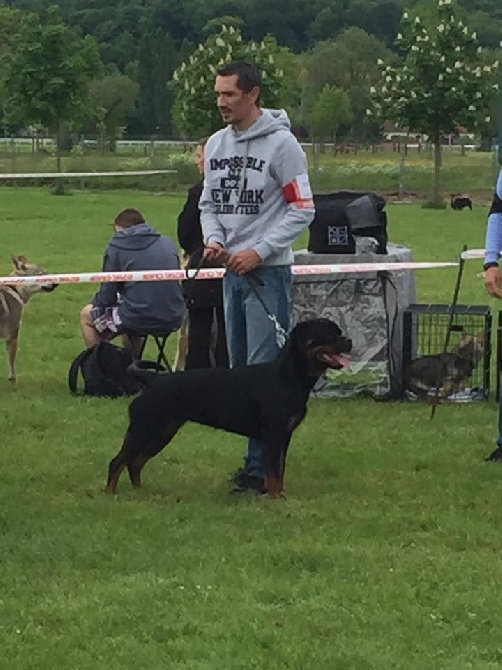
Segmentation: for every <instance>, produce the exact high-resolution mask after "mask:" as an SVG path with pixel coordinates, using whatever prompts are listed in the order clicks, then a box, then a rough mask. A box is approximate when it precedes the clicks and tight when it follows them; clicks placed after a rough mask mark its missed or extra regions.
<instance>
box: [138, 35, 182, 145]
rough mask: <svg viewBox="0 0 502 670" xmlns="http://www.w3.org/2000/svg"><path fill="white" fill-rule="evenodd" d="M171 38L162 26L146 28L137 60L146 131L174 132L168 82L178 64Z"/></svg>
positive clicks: (140, 103) (166, 133)
mask: <svg viewBox="0 0 502 670" xmlns="http://www.w3.org/2000/svg"><path fill="white" fill-rule="evenodd" d="M178 62H179V60H178V54H177V53H176V49H175V46H174V41H173V39H172V37H171V36H170V35H169V34H168V33H167V34H166V33H164V31H163V29H161V28H159V29H157V30H156V31H155V32H153V31H150V29H149V28H148V26H146V27H145V30H144V35H143V38H142V40H141V44H140V59H139V63H138V83H139V112H140V116H141V119H142V124H141V125H142V129H143V132H147V133H149V134H156V133H161V134H163V135H169V134H170V133H171V110H172V106H173V91H172V90H171V89H170V88H169V86H168V83H169V81H170V80H171V77H172V75H173V72H174V69H175V67H176V65H177V64H178Z"/></svg>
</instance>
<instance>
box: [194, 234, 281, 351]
mask: <svg viewBox="0 0 502 670" xmlns="http://www.w3.org/2000/svg"><path fill="white" fill-rule="evenodd" d="M205 248H206V247H205V245H204V246H202V247H199V248H198V249H196V250H195V251H194V252H193V253H192V254H190V256H189V259H190V260H189V264H190V262H191V259H192V256H195V254H197V253H199V252H203V251H204V249H205ZM203 263H204V254H203V253H201V257H200V259H199V262H198V263H197V265H196V267H195V272H193V274H190V275H189V274H188V272H189V269H191V270H193V268H188V266H187V267H186V268H185V272H186V276H187V281H191V280H192V279H193V280H195V279H196V277H197V275H198V274H199V271H200V269H201V268H202V265H203ZM223 265H224V267H225V268H226V269H227V270H228V268H227V267H226V265H225V264H223ZM242 276H243V277H244V279H245V280H246V281H247V283H248V286H249V288H250V289H251V290H252V291H253V293H254V295H255V297H256V299H257V300H258V302H259V303H260V305H261V306H262V307H263V309H264V310H265V314H266V315H267V317H268V318H269V319H270V321H272V323H273V324H274V329H275V340H276V342H277V346H278V347H279V348H280V349H282V348H283V347H284V346H285V344H286V341H287V338H288V334H287V331H286V330H285V328H283V326H282V325H281V324H280V323H279V320H278V319H277V317H276V316H275V314H272V312H271V311H270V309H269V308H268V306H267V304H266V302H265V301H264V300H263V298H262V296H261V295H260V293H259V292H258V290H257V289H256V286H255V284H258V286H264V285H265V284H264V283H263V281H262V280H261V279H260V277H258V276H257V275H256V274H255V272H254V271H253V270H251V271H250V272H247V273H246V274H244V275H242Z"/></svg>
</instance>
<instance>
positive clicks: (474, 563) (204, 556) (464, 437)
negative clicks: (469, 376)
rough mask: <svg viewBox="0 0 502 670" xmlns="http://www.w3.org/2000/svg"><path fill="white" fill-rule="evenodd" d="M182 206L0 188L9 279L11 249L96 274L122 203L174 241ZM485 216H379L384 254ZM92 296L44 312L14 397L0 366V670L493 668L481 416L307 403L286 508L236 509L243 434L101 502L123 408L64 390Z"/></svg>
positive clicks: (490, 521) (427, 297)
mask: <svg viewBox="0 0 502 670" xmlns="http://www.w3.org/2000/svg"><path fill="white" fill-rule="evenodd" d="M182 202H183V196H154V195H150V194H147V193H136V192H132V191H120V192H111V193H108V192H107V193H104V192H103V193H93V192H77V193H75V194H74V195H72V196H69V197H59V198H58V197H54V196H51V195H50V194H49V192H48V191H47V190H42V189H40V190H37V189H25V188H23V189H1V190H0V218H1V221H2V250H3V251H2V258H0V274H2V275H3V274H7V272H8V271H9V256H8V255H9V253H23V254H26V255H27V256H28V257H30V258H32V259H33V260H35V261H36V262H38V263H41V264H43V265H45V266H46V267H47V268H48V269H49V270H50V271H56V272H73V271H90V270H95V269H99V268H100V263H101V254H102V251H103V248H104V246H105V244H106V241H107V239H108V238H109V236H110V234H111V221H112V219H113V216H114V215H115V214H116V213H117V212H118V211H119V210H120V209H122V208H124V207H126V206H133V207H137V208H139V209H140V210H142V211H143V212H144V214H145V215H146V216H147V218H148V219H149V220H150V221H151V222H152V223H153V224H154V225H155V226H157V227H158V228H159V229H160V230H162V231H164V232H167V233H171V234H174V230H175V221H176V215H177V212H178V211H179V209H180V206H181V204H182ZM486 215H487V207H485V206H482V205H476V206H475V208H474V211H473V212H468V211H465V212H453V211H451V210H446V211H443V212H435V211H430V210H422V209H420V207H419V206H418V205H389V206H388V216H389V230H390V236H391V239H392V241H394V242H400V243H403V244H406V245H407V246H409V247H411V248H412V249H413V251H414V256H415V259H416V260H426V259H433V260H452V259H455V258H456V257H457V254H458V252H459V250H460V248H461V246H462V244H463V243H467V244H468V245H469V246H470V247H482V246H483V242H484V228H485V222H486ZM304 244H305V238H303V239H302V240H300V241H299V243H298V246H304ZM479 269H480V264H479V263H477V262H474V261H470V262H469V263H468V264H467V268H466V273H465V279H464V283H463V288H462V293H461V301H462V302H467V303H476V304H483V303H485V302H486V300H487V297H486V295H485V293H484V286H483V282H482V281H481V280H480V279H478V278H476V273H477V272H479ZM454 279H455V269H453V270H450V269H443V270H437V271H422V272H421V273H418V274H417V285H418V295H419V300H420V302H429V301H430V302H449V300H450V298H451V294H452V291H453V283H454ZM91 293H92V287H91V286H90V285H87V286H61V287H60V288H59V289H58V290H57V291H56V292H54V293H52V294H46V295H39V296H36V297H35V298H34V299H33V301H32V302H31V303H30V304H29V306H28V308H27V311H26V315H25V321H24V325H23V331H22V335H21V347H20V355H19V365H18V371H19V380H18V385H17V388H12V387H11V386H10V385H9V383H8V382H7V379H6V372H5V370H6V367H5V366H4V367H3V368H1V369H2V376H1V378H0V397H1V399H2V407H1V410H0V417H1V431H2V434H3V436H4V437H3V440H2V468H1V470H0V497H1V506H0V562H1V570H0V668H2V669H3V668H5V669H6V670H7V669H8V670H32V669H33V670H45V669H47V670H49V669H51V670H52V669H54V668H58V670H76V669H78V670H97V669H101V668H106V669H107V670H115V669H117V670H118V669H119V668H120V669H131V670H132V669H135V670H146V669H149V670H151V669H155V670H163V669H166V668H167V669H171V668H173V669H176V670H177V669H180V670H181V669H183V670H213V669H214V670H221V669H223V668H225V669H226V668H228V669H232V670H233V669H236V670H238V669H242V670H248V669H253V668H257V669H258V668H260V669H263V668H265V669H268V668H270V669H274V670H279V669H281V670H286V669H288V670H289V669H294V670H304V669H308V670H310V669H312V670H314V669H315V670H319V669H326V670H327V669H332V668H333V669H340V670H366V669H368V670H369V669H371V670H389V669H391V668H396V669H406V670H430V669H432V668H439V669H444V670H454V669H455V670H459V669H462V670H463V669H467V668H472V669H474V670H488V669H495V668H500V667H501V665H502V642H501V640H500V638H499V637H498V623H499V617H500V615H501V614H502V611H501V610H502V607H501V604H500V598H499V594H498V587H499V581H500V579H499V577H500V572H499V571H500V570H501V569H502V559H501V553H500V528H501V526H502V505H501V504H500V500H501V495H502V471H501V470H500V467H501V466H498V465H496V464H486V463H484V461H483V457H484V456H485V455H486V454H487V453H488V452H489V451H490V450H491V449H492V447H493V441H494V437H495V434H496V420H497V412H496V406H495V403H494V401H493V400H491V401H489V402H485V403H477V404H473V405H472V406H469V405H462V406H458V405H457V406H440V407H439V408H438V412H437V415H436V418H435V419H434V421H433V422H431V421H430V420H429V411H428V409H427V407H426V406H425V405H423V404H417V403H411V404H405V403H377V402H374V401H371V400H363V399H356V400H345V401H321V400H313V401H312V402H311V405H310V411H309V415H308V417H307V419H306V420H305V422H304V424H303V425H302V426H301V427H300V428H299V429H298V431H297V433H295V437H294V440H293V444H292V447H291V451H290V458H289V464H288V472H287V494H288V495H287V499H285V500H279V501H270V500H266V499H262V498H255V497H253V496H250V497H247V496H244V497H238V498H237V499H236V498H234V497H232V496H230V495H229V493H228V491H229V488H230V485H229V484H228V482H227V478H228V473H230V472H231V471H232V470H234V469H235V468H236V467H237V465H239V464H240V457H241V453H242V452H243V450H244V440H243V439H241V438H237V437H234V436H232V435H228V434H224V433H219V432H216V431H212V430H210V429H206V428H203V427H198V426H187V427H185V428H184V429H183V430H182V431H181V432H180V434H179V435H178V436H177V438H176V440H175V441H174V442H173V444H172V446H171V447H170V448H169V449H168V450H166V451H165V452H163V453H162V454H161V455H160V456H158V457H157V458H156V459H155V460H154V461H153V462H152V463H151V464H150V465H149V466H148V467H147V468H146V470H145V473H144V474H145V476H144V481H145V488H144V489H143V490H142V491H140V492H137V491H132V490H131V488H130V486H129V484H128V482H127V481H126V480H125V479H124V480H123V481H122V482H121V488H120V493H119V494H118V495H117V496H104V495H103V494H102V488H103V485H104V481H105V476H106V468H107V463H108V460H109V459H110V458H111V456H113V455H114V453H115V451H116V450H117V448H118V446H119V443H120V440H121V437H122V434H123V431H124V429H125V426H126V408H127V401H126V400H122V399H120V400H103V399H94V398H80V399H77V398H74V397H71V396H70V394H69V391H68V390H67V386H66V376H67V370H68V366H69V363H70V361H71V360H72V359H73V357H74V356H75V355H76V354H77V353H78V352H79V351H80V350H81V349H82V348H83V345H82V342H81V341H80V337H79V332H78V314H79V310H80V307H81V306H82V305H83V304H84V303H85V302H86V301H87V300H88V298H89V297H90V295H91ZM490 304H491V306H492V307H493V309H498V305H497V304H496V302H495V301H491V300H490Z"/></svg>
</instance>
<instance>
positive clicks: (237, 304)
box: [223, 266, 293, 477]
mask: <svg viewBox="0 0 502 670" xmlns="http://www.w3.org/2000/svg"><path fill="white" fill-rule="evenodd" d="M253 275H254V276H256V277H258V278H259V279H260V280H261V281H262V282H263V286H260V285H259V284H257V283H256V282H254V281H253V280H252V279H251V280H250V279H246V277H245V276H244V275H238V274H235V273H234V272H230V271H229V272H227V274H226V276H225V278H224V279H223V300H224V305H225V330H226V334H227V346H228V354H229V358H230V367H232V368H233V367H235V366H236V365H252V364H253V363H268V362H269V361H272V360H274V358H277V355H278V354H279V351H280V348H279V345H278V343H277V337H276V330H275V326H274V324H273V322H272V321H271V320H270V319H269V317H268V316H267V313H266V312H265V310H264V308H263V305H262V304H261V303H260V301H259V300H258V298H257V297H256V294H255V291H256V292H257V293H258V294H259V295H260V297H261V298H262V300H263V302H264V303H265V305H266V306H267V308H268V310H269V311H270V313H271V314H273V315H274V316H275V317H276V319H277V320H278V321H279V323H280V324H281V326H282V327H283V328H284V329H285V330H286V332H287V331H288V330H289V320H290V291H291V284H292V281H293V276H292V273H291V268H290V267H289V266H278V267H259V268H256V270H254V271H253ZM249 281H251V283H252V288H251V286H250V284H249ZM244 468H245V470H246V472H247V473H249V474H250V475H254V476H256V477H263V476H264V475H265V467H264V463H263V443H262V442H261V441H260V440H257V439H255V438H250V440H249V442H248V451H247V454H246V456H245V458H244Z"/></svg>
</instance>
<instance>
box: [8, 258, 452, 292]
mask: <svg viewBox="0 0 502 670" xmlns="http://www.w3.org/2000/svg"><path fill="white" fill-rule="evenodd" d="M456 266H457V263H439V262H438V263H436V262H430V263H428V262H412V261H409V262H398V263H345V264H338V265H294V266H293V268H292V271H293V274H294V275H303V276H305V275H326V274H353V273H367V272H368V273H372V272H379V271H385V272H399V271H403V270H424V269H429V268H447V267H456ZM225 272H226V270H225V268H204V269H201V270H199V272H198V273H197V277H196V278H197V279H218V278H220V277H223V276H224V274H225ZM194 273H195V270H192V271H189V276H190V275H191V274H192V275H193V274H194ZM182 279H186V273H185V271H184V270H136V271H134V272H78V273H71V274H47V275H36V276H29V277H24V276H19V275H13V276H9V277H0V286H4V285H6V284H7V285H9V286H19V285H23V284H42V285H43V284H98V283H105V282H108V283H109V282H120V283H122V282H132V281H134V282H136V281H180V280H182Z"/></svg>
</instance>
